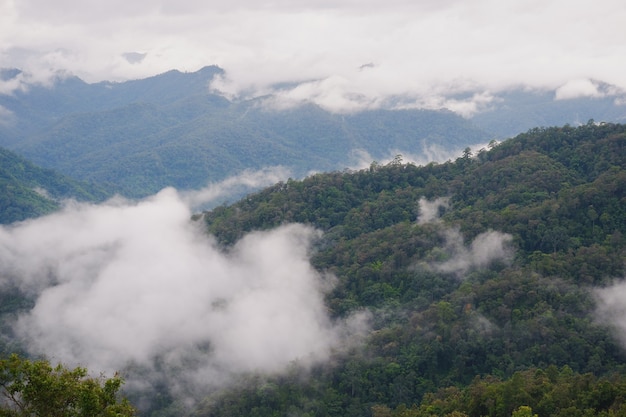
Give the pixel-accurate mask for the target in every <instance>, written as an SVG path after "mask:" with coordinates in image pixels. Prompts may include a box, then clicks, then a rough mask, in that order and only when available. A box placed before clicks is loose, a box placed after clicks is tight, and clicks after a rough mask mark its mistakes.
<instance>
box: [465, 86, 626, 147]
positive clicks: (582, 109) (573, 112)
mask: <svg viewBox="0 0 626 417" xmlns="http://www.w3.org/2000/svg"><path fill="white" fill-rule="evenodd" d="M497 96H498V98H497V100H496V101H495V102H494V103H492V105H491V107H490V109H489V110H487V111H483V112H480V113H478V114H476V115H474V116H473V117H472V118H471V121H472V122H473V123H475V124H476V125H477V126H478V127H480V128H482V129H484V130H486V131H488V132H490V133H492V134H494V135H495V136H497V137H498V138H509V137H513V136H515V135H517V134H519V133H523V132H526V131H527V130H529V129H532V128H534V127H538V126H541V127H550V126H562V125H565V124H570V125H572V126H579V125H582V124H585V123H587V122H588V121H589V120H590V119H594V120H595V121H597V122H601V121H603V122H613V123H624V121H626V101H624V100H623V97H621V100H622V101H624V104H623V105H620V104H619V103H620V101H619V100H620V98H619V97H617V98H616V97H615V96H611V95H606V96H604V97H579V98H572V99H567V100H565V99H562V100H555V92H554V91H526V90H522V89H517V90H511V91H507V92H504V93H499V94H498V95H497Z"/></svg>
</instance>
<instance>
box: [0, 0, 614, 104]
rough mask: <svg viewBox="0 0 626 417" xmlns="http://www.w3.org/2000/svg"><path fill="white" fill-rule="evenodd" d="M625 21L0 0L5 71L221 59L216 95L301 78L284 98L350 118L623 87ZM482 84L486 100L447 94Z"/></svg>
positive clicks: (463, 9)
mask: <svg viewBox="0 0 626 417" xmlns="http://www.w3.org/2000/svg"><path fill="white" fill-rule="evenodd" d="M624 21H626V7H624V5H623V2H621V1H619V0H598V1H594V2H589V1H569V0H568V1H566V0H552V1H527V0H513V1H507V2H498V1H493V0H478V1H472V2H462V1H458V0H447V1H439V0H438V1H433V0H422V1H408V0H393V1H389V0H385V1H382V0H368V1H359V2H357V1H354V0H337V1H325V0H322V1H313V0H301V1H274V2H257V1H251V0H236V1H229V2H224V1H219V2H218V1H171V0H159V1H142V0H139V1H133V2H129V1H118V0H112V1H108V2H101V1H95V0H91V1H76V0H62V1H55V2H49V1H43V0H20V1H17V0H0V63H1V65H0V66H4V67H11V66H13V67H21V68H23V69H25V70H28V71H31V72H33V73H34V74H38V75H36V76H35V78H37V77H39V78H45V77H46V76H47V75H49V74H50V72H51V71H54V70H69V71H70V72H72V73H74V74H76V75H78V76H80V77H81V78H83V79H85V80H87V81H98V80H103V79H107V80H124V79H128V78H140V77H145V76H148V75H153V74H156V73H160V72H164V71H167V70H170V69H172V68H176V69H180V70H182V71H195V70H197V69H199V68H200V67H202V66H205V65H211V64H215V65H219V66H220V67H222V68H224V69H225V70H226V77H225V78H224V79H223V80H221V82H220V83H217V84H216V85H215V86H214V87H216V88H219V89H220V90H222V91H223V92H225V93H229V94H232V95H241V94H253V95H259V94H263V93H267V92H268V91H270V90H269V87H270V86H271V85H272V84H275V83H279V82H298V83H304V84H301V85H300V86H299V87H298V88H297V89H286V90H283V91H282V93H281V94H279V95H278V97H279V98H280V99H283V100H285V101H287V102H293V101H294V100H295V101H301V100H312V101H314V102H317V103H319V104H321V105H323V106H324V107H326V108H329V109H339V110H341V109H344V110H345V109H347V110H350V109H354V108H360V107H376V106H380V105H382V104H383V103H384V102H385V100H388V99H389V98H390V97H392V96H396V97H397V96H401V97H403V98H404V99H405V100H406V103H407V105H409V106H420V107H435V108H436V107H441V106H446V107H448V108H455V111H457V112H459V113H461V114H471V112H473V111H476V109H475V107H480V106H484V105H486V104H488V102H489V100H490V99H491V95H490V93H489V92H491V93H493V92H497V91H499V90H501V89H504V88H508V87H512V86H522V85H523V86H527V87H530V88H550V89H557V88H560V87H562V89H561V90H560V91H561V93H560V94H561V96H560V97H561V98H567V97H571V96H572V95H573V96H576V95H581V94H582V95H592V96H593V95H597V94H598V91H597V90H596V89H594V88H593V86H591V87H590V83H591V81H590V80H601V81H604V82H607V83H610V84H614V85H616V86H618V87H620V88H626V58H624V57H626V31H624V29H623V22H624ZM473 89H478V90H481V91H487V92H488V93H485V94H481V95H479V96H476V97H470V98H465V99H459V98H458V97H457V98H451V97H450V95H451V94H454V93H463V92H467V91H470V90H471V91H473Z"/></svg>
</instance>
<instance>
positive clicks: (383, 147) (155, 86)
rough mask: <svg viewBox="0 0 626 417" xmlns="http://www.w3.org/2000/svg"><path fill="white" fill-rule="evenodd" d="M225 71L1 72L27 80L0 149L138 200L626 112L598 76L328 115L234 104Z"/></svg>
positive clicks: (313, 109) (10, 79) (0, 120)
mask: <svg viewBox="0 0 626 417" xmlns="http://www.w3.org/2000/svg"><path fill="white" fill-rule="evenodd" d="M223 75H224V71H223V70H222V69H220V68H218V67H215V66H209V67H205V68H202V69H201V70H199V71H197V72H193V73H181V72H179V71H175V70H173V71H169V72H166V73H163V74H160V75H156V76H154V77H150V78H146V79H141V80H132V81H127V82H121V83H111V82H100V83H95V84H88V83H85V82H84V81H82V80H80V79H79V78H77V77H74V76H71V75H67V74H60V75H59V76H58V77H57V78H56V79H55V80H54V82H53V83H52V84H51V85H40V84H35V83H32V82H29V81H28V80H29V78H28V75H27V74H23V73H21V72H20V71H19V70H4V71H2V73H1V74H0V77H1V78H2V80H3V81H4V82H5V83H9V84H10V83H14V84H19V85H21V86H22V88H16V89H14V91H13V92H12V93H10V94H1V95H0V146H5V147H7V148H8V149H10V150H12V151H14V152H17V153H19V154H20V155H22V156H24V157H26V158H28V159H29V160H32V161H33V162H34V163H36V164H38V165H41V166H44V167H47V168H51V169H55V170H57V171H59V172H60V173H62V174H64V175H67V176H70V177H73V178H80V179H84V180H88V181H92V182H95V183H106V184H110V185H112V186H114V187H116V189H117V191H118V192H120V193H122V194H124V195H126V196H131V197H144V196H147V195H150V194H153V193H155V192H157V191H159V190H160V189H162V188H164V187H166V186H174V187H176V188H179V189H189V188H200V187H202V186H204V185H206V184H207V183H208V182H214V181H219V180H222V179H225V178H226V177H229V176H232V175H234V174H237V173H240V172H241V171H243V170H245V169H260V168H263V167H267V166H274V165H282V166H285V167H287V168H290V169H291V170H292V174H293V177H295V178H300V177H303V176H305V175H307V174H308V173H310V172H319V171H330V170H336V169H339V170H340V169H344V168H347V167H353V166H357V165H359V164H362V163H363V160H364V159H365V160H366V161H365V162H366V163H369V162H371V161H372V160H381V159H384V160H387V159H391V158H392V157H393V156H394V155H395V154H398V153H402V154H404V155H411V157H412V158H415V159H417V160H420V161H422V160H423V161H426V160H432V159H433V158H437V159H439V160H445V159H447V158H448V155H450V154H451V153H454V152H458V151H459V150H461V149H464V148H465V147H467V146H475V145H477V144H479V143H487V142H489V141H490V140H491V139H494V138H497V139H503V138H507V137H511V136H514V135H516V134H518V133H521V132H524V131H526V130H528V129H530V128H532V127H535V126H558V125H564V124H566V123H567V124H571V125H574V126H576V125H578V124H581V122H582V123H586V122H587V120H589V119H595V120H597V121H607V122H619V121H621V120H624V117H625V116H626V106H623V105H619V103H621V102H626V100H624V99H623V97H622V96H620V95H619V94H617V93H616V92H615V91H616V90H615V88H612V87H611V86H607V85H604V84H601V83H600V84H598V83H596V84H597V89H598V97H597V98H573V99H560V100H555V97H556V94H557V93H556V92H547V91H526V90H522V89H518V90H510V91H504V92H502V93H498V94H497V95H495V97H494V99H493V100H492V101H491V103H490V104H489V106H488V107H487V108H486V109H485V110H483V111H481V112H479V113H477V114H474V115H473V116H472V117H471V118H469V119H464V118H462V117H460V116H459V115H457V114H455V113H452V112H450V111H446V110H440V111H434V110H417V109H413V110H392V109H379V110H369V111H362V112H357V113H351V114H335V113H331V112H328V111H326V110H323V109H322V108H320V107H318V106H316V105H314V104H304V105H299V106H295V107H290V108H287V109H277V108H274V107H272V105H271V103H272V100H274V97H272V96H267V97H258V98H255V99H250V100H233V101H231V100H228V99H226V98H225V97H223V96H221V95H219V94H215V93H213V92H211V91H210V89H209V86H210V84H211V82H212V81H213V80H214V79H215V77H220V76H223ZM20 83H21V84H20ZM614 90H615V91H614ZM616 94H617V95H616ZM459 99H463V97H460V98H459ZM620 100H621V101H620Z"/></svg>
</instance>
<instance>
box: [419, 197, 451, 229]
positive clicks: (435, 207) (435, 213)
mask: <svg viewBox="0 0 626 417" xmlns="http://www.w3.org/2000/svg"><path fill="white" fill-rule="evenodd" d="M418 204H419V215H418V217H417V223H418V224H426V223H432V222H436V221H438V220H439V217H440V216H441V215H440V212H441V210H444V209H447V208H448V207H449V206H450V198H449V197H440V198H436V199H434V200H433V201H429V200H427V199H426V198H424V197H422V198H420V200H419V203H418Z"/></svg>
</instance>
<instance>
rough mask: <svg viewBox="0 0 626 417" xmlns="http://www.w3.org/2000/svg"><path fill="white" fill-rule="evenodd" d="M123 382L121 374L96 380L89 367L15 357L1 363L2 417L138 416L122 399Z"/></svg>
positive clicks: (0, 409)
mask: <svg viewBox="0 0 626 417" xmlns="http://www.w3.org/2000/svg"><path fill="white" fill-rule="evenodd" d="M122 383H123V380H122V378H121V377H119V376H118V375H115V376H114V377H112V378H109V379H106V378H104V377H103V376H100V377H99V378H94V377H89V376H88V375H87V370H86V369H85V368H81V367H77V368H75V369H68V368H66V367H65V366H63V365H61V364H59V365H57V366H56V367H52V366H51V365H50V363H49V362H48V361H47V360H35V361H30V360H27V359H24V358H21V357H19V356H18V355H11V356H10V357H9V358H8V359H3V360H0V417H25V416H39V417H44V416H46V417H47V416H50V417H57V416H58V417H61V416H63V417H66V416H69V417H87V416H89V417H113V416H115V417H118V416H134V415H135V410H134V408H133V407H132V406H131V405H130V403H129V402H128V401H127V400H126V399H118V390H119V389H120V387H121V386H122Z"/></svg>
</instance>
